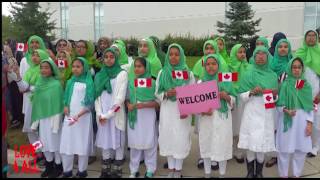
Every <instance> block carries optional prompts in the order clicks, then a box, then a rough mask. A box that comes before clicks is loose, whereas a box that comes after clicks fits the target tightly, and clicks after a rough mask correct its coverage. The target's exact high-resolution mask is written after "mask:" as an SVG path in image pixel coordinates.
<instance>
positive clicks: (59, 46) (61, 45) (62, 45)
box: [57, 41, 68, 52]
mask: <svg viewBox="0 0 320 180" xmlns="http://www.w3.org/2000/svg"><path fill="white" fill-rule="evenodd" d="M67 46H68V44H67V42H66V41H60V42H59V43H58V44H57V51H58V52H61V51H66V50H67Z"/></svg>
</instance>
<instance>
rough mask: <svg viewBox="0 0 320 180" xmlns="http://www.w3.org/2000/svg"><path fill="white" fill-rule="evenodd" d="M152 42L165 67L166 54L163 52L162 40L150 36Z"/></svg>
mask: <svg viewBox="0 0 320 180" xmlns="http://www.w3.org/2000/svg"><path fill="white" fill-rule="evenodd" d="M149 38H150V39H151V40H152V41H153V44H154V47H155V48H156V50H157V56H158V58H159V59H160V62H161V65H162V66H164V61H165V58H166V53H164V52H163V51H162V49H161V48H162V46H161V42H160V39H159V38H158V37H157V36H150V37H149Z"/></svg>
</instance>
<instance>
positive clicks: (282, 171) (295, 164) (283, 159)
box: [278, 151, 306, 177]
mask: <svg viewBox="0 0 320 180" xmlns="http://www.w3.org/2000/svg"><path fill="white" fill-rule="evenodd" d="M290 156H293V157H292V170H293V176H295V177H300V176H301V174H302V172H303V167H304V162H305V158H306V153H304V152H301V151H296V152H294V153H282V152H279V153H278V172H279V175H280V177H288V171H289V164H290V159H291V158H290Z"/></svg>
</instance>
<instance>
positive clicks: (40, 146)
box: [32, 140, 43, 151]
mask: <svg viewBox="0 0 320 180" xmlns="http://www.w3.org/2000/svg"><path fill="white" fill-rule="evenodd" d="M32 146H33V148H34V149H35V150H36V151H37V150H38V149H40V148H42V146H43V145H42V143H41V141H40V140H39V141H36V142H34V143H33V144H32Z"/></svg>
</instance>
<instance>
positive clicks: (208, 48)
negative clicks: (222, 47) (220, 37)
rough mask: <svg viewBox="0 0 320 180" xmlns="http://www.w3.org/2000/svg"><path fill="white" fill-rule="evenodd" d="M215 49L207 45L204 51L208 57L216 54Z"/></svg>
mask: <svg viewBox="0 0 320 180" xmlns="http://www.w3.org/2000/svg"><path fill="white" fill-rule="evenodd" d="M214 53H215V52H214V48H213V46H212V45H211V44H207V45H206V47H205V50H204V54H205V55H208V54H214Z"/></svg>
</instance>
